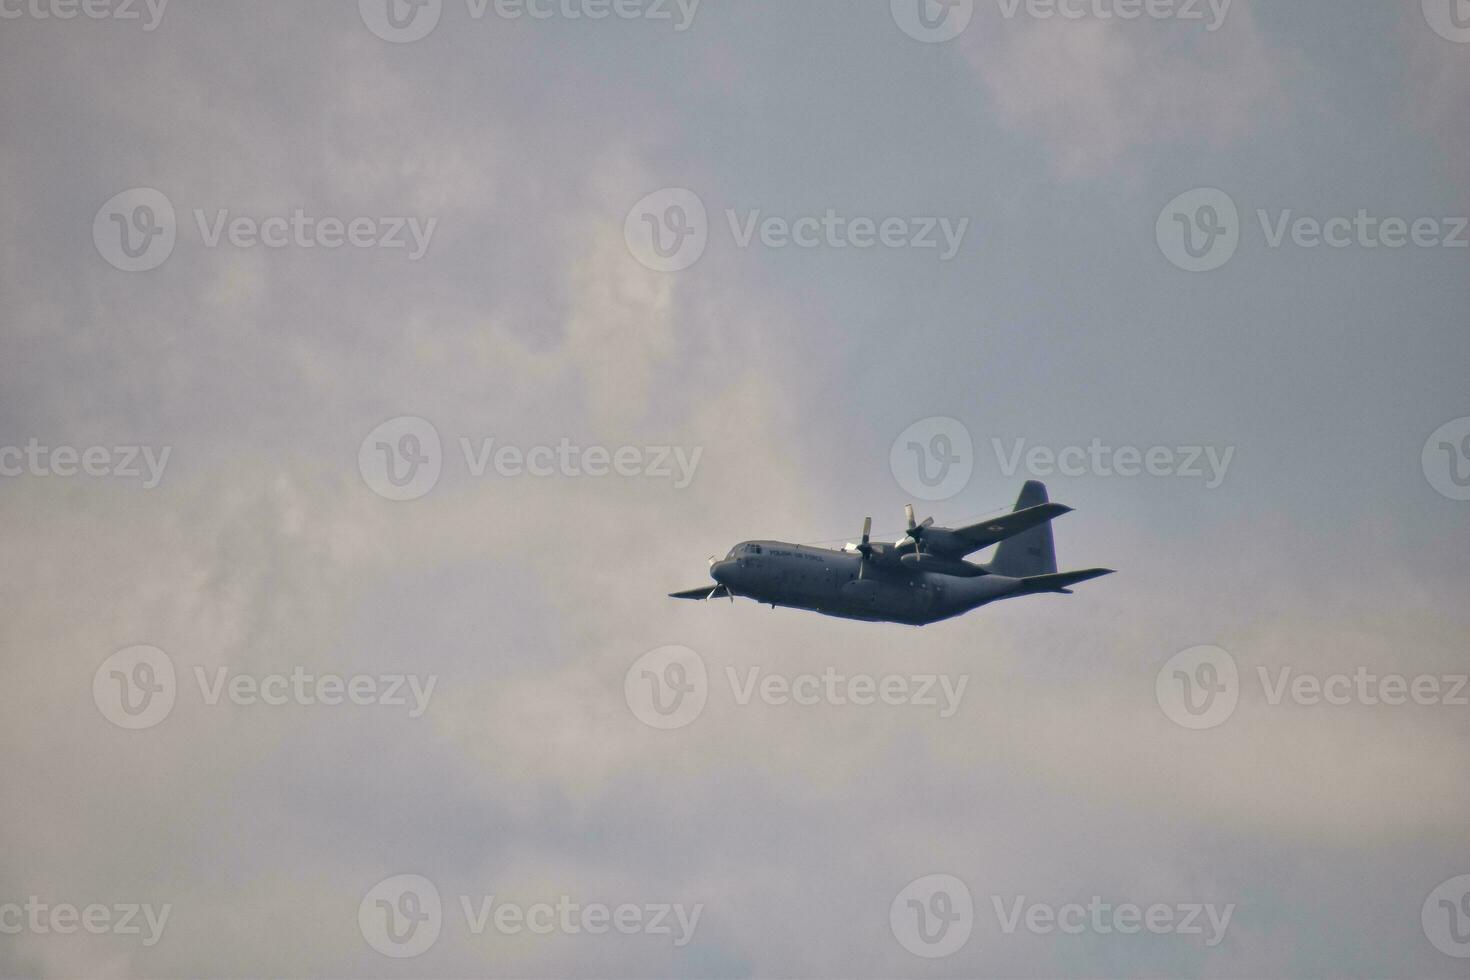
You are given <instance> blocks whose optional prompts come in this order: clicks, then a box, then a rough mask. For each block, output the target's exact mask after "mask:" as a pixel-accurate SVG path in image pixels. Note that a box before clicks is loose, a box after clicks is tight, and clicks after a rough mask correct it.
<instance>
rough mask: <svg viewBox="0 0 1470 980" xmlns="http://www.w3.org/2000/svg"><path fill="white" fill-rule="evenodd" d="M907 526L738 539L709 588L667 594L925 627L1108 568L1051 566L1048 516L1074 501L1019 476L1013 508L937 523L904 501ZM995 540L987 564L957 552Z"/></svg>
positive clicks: (1063, 586)
mask: <svg viewBox="0 0 1470 980" xmlns="http://www.w3.org/2000/svg"><path fill="white" fill-rule="evenodd" d="M904 509H905V511H906V512H907V516H908V532H907V533H906V534H905V535H904V536H903V537H902V538H900V539H899V540H898V541H897V542H895V543H894V544H892V545H887V544H879V543H876V542H873V541H870V540H869V535H870V534H871V532H872V529H873V519H872V518H871V517H870V518H868V519H867V520H866V521H864V522H863V537H862V540H861V541H859V542H858V543H856V544H849V545H847V546H846V547H845V548H843V549H842V550H841V551H834V550H831V549H828V548H813V547H809V546H807V545H801V544H787V543H786V542H784V541H744V542H742V543H740V544H737V545H736V546H735V547H733V548H731V549H730V553H729V554H728V555H726V556H725V557H724V558H723V559H720V558H711V559H710V560H709V562H710V570H709V573H710V577H711V578H713V579H714V580H715V583H716V584H715V585H714V586H713V587H710V586H704V587H702V588H698V589H689V590H688V591H687V592H673V593H670V596H671V598H674V599H724V598H729V599H730V601H732V602H733V601H734V600H735V597H736V596H743V597H745V598H748V599H754V600H756V601H757V602H762V603H767V604H769V605H770V606H771V608H773V609H774V608H775V607H776V606H789V607H791V608H793V609H809V610H812V611H813V612H819V613H822V614H823V615H826V616H837V617H840V618H842V619H860V620H865V621H867V622H886V623H904V624H907V625H910V626H923V625H925V624H927V623H937V622H939V621H940V620H944V619H951V618H953V617H955V616H959V615H961V614H962V613H967V612H969V611H970V610H971V609H978V608H979V607H981V606H983V605H986V604H987V603H991V602H994V601H996V600H997V599H1012V598H1015V597H1017V596H1023V595H1037V594H1039V593H1061V594H1063V595H1071V594H1072V592H1071V586H1074V585H1077V584H1079V583H1081V582H1086V581H1089V580H1091V579H1095V578H1101V577H1102V576H1104V575H1110V574H1112V569H1108V568H1091V569H1088V570H1086V571H1081V572H1062V573H1060V574H1058V572H1057V559H1056V551H1055V548H1054V546H1053V544H1052V534H1051V522H1052V521H1053V520H1055V519H1056V518H1058V517H1061V516H1062V515H1063V514H1068V513H1071V511H1072V508H1070V507H1065V506H1063V505H1061V504H1053V503H1048V501H1047V494H1046V486H1045V485H1044V484H1041V483H1038V482H1036V481H1035V480H1033V481H1031V482H1029V483H1027V484H1026V485H1025V487H1023V488H1022V490H1021V496H1020V498H1019V499H1018V500H1017V501H1016V508H1015V510H1014V511H1012V512H1011V513H1009V514H1004V515H1001V516H999V517H996V518H993V519H991V520H988V521H982V522H981V523H979V524H971V525H969V526H968V527H959V528H947V527H935V526H934V518H932V517H930V518H928V519H926V520H925V521H924V522H923V523H922V524H917V523H915V522H914V507H913V505H912V504H909V505H908V506H907V507H905V508H904ZM993 544H999V545H1000V547H999V548H997V549H996V551H995V555H994V557H993V558H992V559H991V561H990V563H989V564H985V565H981V564H974V563H971V562H968V561H966V560H965V557H966V556H967V555H969V554H970V553H972V552H975V551H979V550H980V549H981V548H987V547H989V546H990V545H993Z"/></svg>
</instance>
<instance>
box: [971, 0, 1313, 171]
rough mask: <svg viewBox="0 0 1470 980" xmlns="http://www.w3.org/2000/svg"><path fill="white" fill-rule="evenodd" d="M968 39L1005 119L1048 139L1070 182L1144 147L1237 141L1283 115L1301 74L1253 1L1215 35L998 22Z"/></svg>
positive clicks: (1162, 28) (1163, 27)
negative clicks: (1273, 40) (1261, 26)
mask: <svg viewBox="0 0 1470 980" xmlns="http://www.w3.org/2000/svg"><path fill="white" fill-rule="evenodd" d="M1024 9H1025V8H1024V7H1023V8H1022V10H1024ZM965 37H966V38H968V39H970V40H968V41H967V43H968V47H967V49H966V53H967V55H968V57H969V60H970V63H971V65H972V66H973V68H974V70H975V72H976V73H977V74H978V75H979V77H980V79H981V81H982V82H983V83H984V85H985V89H986V92H987V93H988V95H989V97H990V101H991V104H992V105H993V106H994V108H995V111H996V113H997V114H998V115H999V117H1000V119H1001V120H1002V121H1003V122H1004V123H1005V124H1006V125H1008V126H1011V127H1013V128H1016V129H1019V130H1021V131H1022V132H1025V133H1028V134H1030V135H1032V136H1034V137H1035V138H1037V139H1038V140H1040V141H1041V143H1042V144H1043V145H1045V146H1046V147H1047V148H1048V149H1049V150H1050V152H1051V154H1052V157H1053V161H1054V165H1055V167H1056V169H1057V171H1058V172H1059V173H1061V174H1063V175H1065V176H1069V177H1088V176H1098V175H1101V174H1107V173H1110V172H1112V171H1114V170H1116V169H1117V168H1118V167H1119V166H1120V165H1121V164H1122V163H1124V162H1125V161H1126V160H1128V159H1130V158H1131V157H1133V156H1134V155H1135V154H1137V153H1138V152H1139V151H1141V150H1143V149H1146V148H1151V147H1158V146H1161V145H1171V144H1173V145H1197V144H1199V143H1204V144H1206V145H1209V146H1214V147H1219V146H1226V145H1229V144H1231V143H1235V142H1238V141H1240V140H1241V139H1243V138H1245V137H1246V136H1248V135H1250V134H1251V133H1252V132H1254V131H1255V130H1256V129H1257V128H1258V127H1260V126H1262V125H1264V124H1268V123H1270V122H1271V121H1273V120H1275V119H1278V118H1280V117H1281V115H1282V114H1283V113H1284V111H1285V107H1286V98H1285V89H1286V87H1287V86H1288V85H1289V84H1290V82H1291V79H1292V75H1293V73H1294V72H1295V71H1297V70H1298V65H1297V59H1296V57H1295V55H1294V54H1293V53H1292V52H1290V51H1282V50H1279V49H1278V48H1276V47H1274V46H1273V45H1271V44H1270V43H1269V42H1268V41H1267V40H1266V39H1265V37H1263V36H1262V34H1261V33H1260V31H1259V30H1258V28H1257V27H1256V24H1255V19H1254V16H1253V14H1252V12H1251V8H1250V7H1249V5H1246V4H1235V5H1234V6H1232V7H1231V8H1230V9H1229V14H1228V16H1227V17H1226V19H1225V21H1224V24H1223V26H1222V27H1220V29H1218V30H1216V31H1213V32H1210V31H1207V30H1206V27H1205V25H1204V24H1203V23H1201V22H1150V21H1147V20H1135V21H1122V20H1115V19H1098V18H1095V17H1089V18H1085V19H1082V20H1064V19H1061V18H1053V19H1036V18H1029V17H1025V16H1020V17H1018V18H1016V19H1014V20H1002V19H1001V18H1000V17H999V16H996V17H992V18H990V19H988V20H984V21H983V22H977V24H976V25H975V26H974V27H972V28H971V29H970V31H969V32H967V34H966V35H965Z"/></svg>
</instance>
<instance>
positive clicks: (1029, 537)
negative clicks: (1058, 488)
mask: <svg viewBox="0 0 1470 980" xmlns="http://www.w3.org/2000/svg"><path fill="white" fill-rule="evenodd" d="M1048 500H1049V498H1048V497H1047V495H1046V484H1044V483H1041V482H1039V481H1036V480H1028V481H1027V482H1026V485H1025V486H1024V487H1022V488H1021V496H1020V497H1018V498H1017V499H1016V507H1015V509H1016V510H1026V509H1027V508H1030V507H1039V506H1041V505H1042V504H1044V503H1047V502H1048ZM988 567H989V568H990V571H991V572H993V573H994V574H996V575H1004V576H1006V577H1008V578H1035V577H1037V576H1041V575H1055V574H1056V571H1057V551H1056V546H1055V544H1053V542H1052V536H1051V522H1050V521H1048V522H1046V523H1044V524H1039V525H1037V526H1036V527H1033V528H1032V529H1031V530H1029V531H1023V532H1021V533H1020V534H1018V535H1016V536H1015V537H1013V538H1007V539H1006V540H1004V541H1002V542H1001V543H1000V545H999V546H998V547H997V548H996V549H995V558H994V560H992V561H991V562H990V565H989V566H988Z"/></svg>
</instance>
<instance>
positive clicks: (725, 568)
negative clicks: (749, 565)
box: [709, 561, 735, 585]
mask: <svg viewBox="0 0 1470 980" xmlns="http://www.w3.org/2000/svg"><path fill="white" fill-rule="evenodd" d="M734 564H735V563H734V562H732V561H717V562H715V563H714V564H713V565H711V566H710V567H709V576H710V578H712V579H714V580H715V581H716V582H719V583H720V584H721V585H729V584H730V583H729V579H730V571H731V569H732V567H733V566H734Z"/></svg>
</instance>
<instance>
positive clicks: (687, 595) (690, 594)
mask: <svg viewBox="0 0 1470 980" xmlns="http://www.w3.org/2000/svg"><path fill="white" fill-rule="evenodd" d="M729 594H730V590H729V589H727V588H725V587H724V586H723V585H706V586H702V587H700V588H698V589H685V590H684V591H683V592H670V593H669V598H670V599H724V598H726V597H727V596H729Z"/></svg>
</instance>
